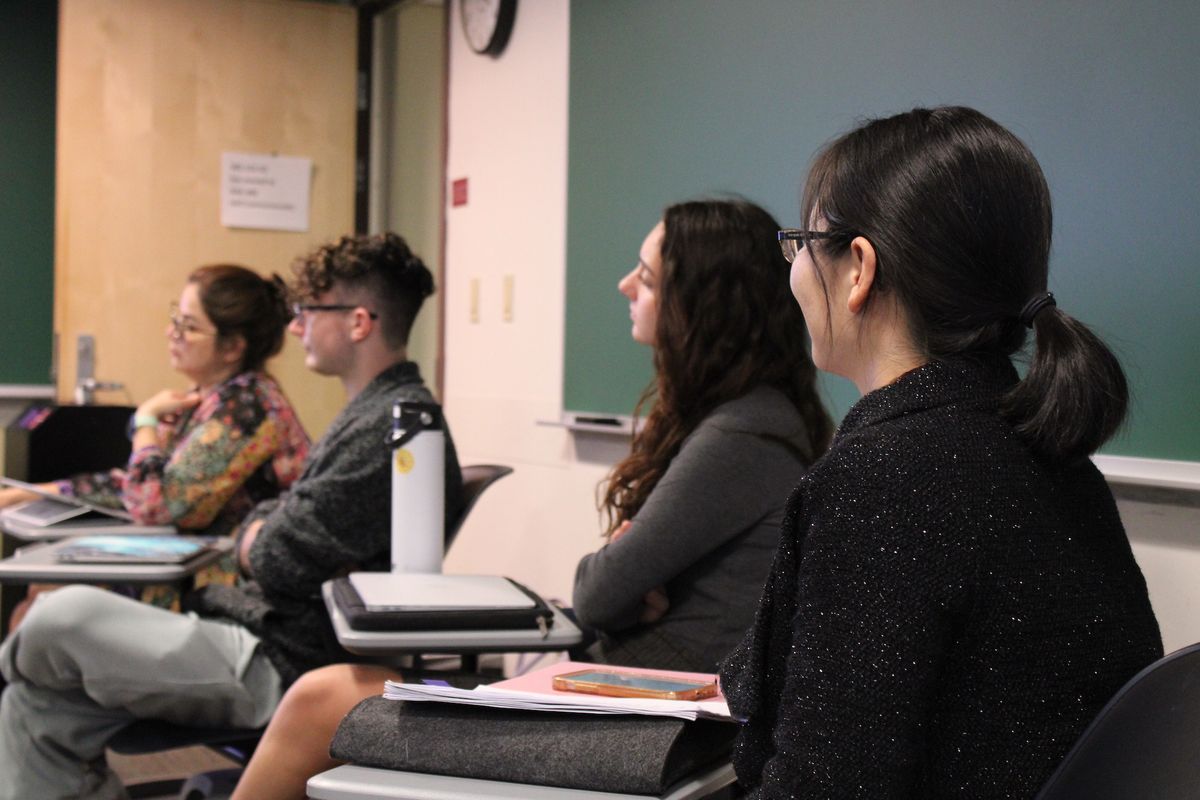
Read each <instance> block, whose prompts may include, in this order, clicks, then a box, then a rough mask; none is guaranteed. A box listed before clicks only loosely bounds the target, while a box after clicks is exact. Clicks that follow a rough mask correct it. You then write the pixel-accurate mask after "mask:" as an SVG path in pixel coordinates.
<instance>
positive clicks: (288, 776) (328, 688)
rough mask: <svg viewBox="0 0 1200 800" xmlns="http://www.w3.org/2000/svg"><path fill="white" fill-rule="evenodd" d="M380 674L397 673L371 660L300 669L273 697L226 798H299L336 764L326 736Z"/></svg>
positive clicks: (377, 686)
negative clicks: (275, 703) (275, 701)
mask: <svg viewBox="0 0 1200 800" xmlns="http://www.w3.org/2000/svg"><path fill="white" fill-rule="evenodd" d="M386 680H400V676H399V674H398V673H397V672H396V671H395V670H394V669H391V668H388V667H382V666H377V665H374V664H334V665H332V666H328V667H322V668H321V669H315V670H313V671H312V672H308V673H305V674H304V675H302V676H301V677H300V680H298V681H296V682H295V683H294V684H292V686H291V688H290V689H288V690H287V693H286V694H285V695H284V696H283V700H281V701H280V702H279V707H278V708H277V709H276V710H275V716H274V717H272V718H271V724H270V725H268V726H267V730H266V732H265V733H264V734H263V738H262V741H261V742H259V745H258V748H257V749H256V750H255V751H254V757H253V758H251V759H250V763H249V764H247V765H246V771H245V772H244V773H243V774H242V778H241V780H239V781H238V785H237V789H236V790H235V791H234V793H233V796H232V797H231V798H230V800H293V799H294V800H304V798H305V797H307V796H308V793H307V792H306V791H305V785H306V784H307V783H308V779H309V778H311V777H312V776H313V775H316V774H317V773H319V772H323V771H324V770H327V769H330V768H332V767H334V766H336V765H337V764H338V762H337V761H334V760H333V759H332V758H330V757H329V742H330V740H332V739H333V733H334V731H336V730H337V726H338V723H340V722H341V721H342V717H344V716H346V714H347V713H349V711H350V709H352V708H354V706H355V705H357V704H358V702H359V701H360V700H363V699H365V698H367V697H371V696H372V695H377V694H383V682H384V681H386Z"/></svg>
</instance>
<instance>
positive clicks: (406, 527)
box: [388, 400, 446, 574]
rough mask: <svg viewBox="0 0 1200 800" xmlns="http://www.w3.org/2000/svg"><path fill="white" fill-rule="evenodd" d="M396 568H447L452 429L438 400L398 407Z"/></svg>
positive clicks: (393, 438)
mask: <svg viewBox="0 0 1200 800" xmlns="http://www.w3.org/2000/svg"><path fill="white" fill-rule="evenodd" d="M388 444H389V445H390V447H391V450H392V572H420V573H431V574H437V573H440V572H441V571H442V555H443V550H444V548H445V526H446V485H445V484H446V433H445V425H444V423H443V420H442V412H441V409H440V408H438V406H436V405H434V404H433V403H421V402H416V401H407V400H398V401H396V403H395V405H393V406H392V432H391V435H390V436H389V437H388Z"/></svg>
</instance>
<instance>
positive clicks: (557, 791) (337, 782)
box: [308, 762, 735, 800]
mask: <svg viewBox="0 0 1200 800" xmlns="http://www.w3.org/2000/svg"><path fill="white" fill-rule="evenodd" d="M734 778H735V776H734V774H733V765H732V764H730V763H728V762H726V763H724V764H721V765H720V766H718V767H714V768H712V769H709V770H706V771H704V772H700V773H698V774H696V775H693V776H692V777H690V778H686V779H684V780H683V781H681V782H679V783H678V784H676V785H675V786H673V787H671V788H670V789H669V790H667V792H666V793H664V794H661V795H634V794H616V793H613V792H597V791H590V790H587V789H564V788H561V787H557V786H534V785H532V784H527V783H508V782H505V781H488V780H481V779H479V778H457V777H454V776H452V775H430V774H427V773H423V772H399V771H396V770H388V769H375V768H373V767H359V766H355V765H353V764H346V765H343V766H340V767H335V768H334V769H331V770H329V771H328V772H322V773H321V774H320V775H316V776H314V777H312V778H309V780H308V796H309V797H310V798H312V800H646V799H647V798H648V797H655V798H659V800H690V798H697V797H704V796H706V795H709V794H712V793H713V792H715V791H717V790H718V789H721V788H722V787H725V786H728V785H729V784H731V783H733V781H734Z"/></svg>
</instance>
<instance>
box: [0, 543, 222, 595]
mask: <svg viewBox="0 0 1200 800" xmlns="http://www.w3.org/2000/svg"><path fill="white" fill-rule="evenodd" d="M70 541H71V540H70V539H61V540H59V541H57V542H50V543H43V544H31V545H28V546H26V547H22V548H21V549H20V550H18V551H17V552H16V553H15V554H14V555H12V556H10V557H8V558H6V559H3V560H0V583H134V584H153V583H178V582H180V581H185V580H187V579H188V578H190V577H191V576H193V575H195V574H196V573H197V572H199V571H200V570H201V569H204V568H205V567H207V566H208V565H209V564H213V563H215V562H217V561H219V560H220V559H221V557H222V556H224V555H225V554H226V553H228V552H229V551H231V550H232V549H233V539H230V538H228V537H221V538H218V539H215V540H213V547H212V548H210V549H209V550H208V551H207V552H205V553H201V554H200V555H198V556H196V557H195V558H193V559H191V560H190V561H188V562H186V563H184V564H77V563H70V562H62V561H59V560H58V559H57V557H56V553H57V552H58V549H59V548H61V547H63V546H65V545H67V544H69V543H70Z"/></svg>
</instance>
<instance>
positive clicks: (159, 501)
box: [0, 264, 309, 620]
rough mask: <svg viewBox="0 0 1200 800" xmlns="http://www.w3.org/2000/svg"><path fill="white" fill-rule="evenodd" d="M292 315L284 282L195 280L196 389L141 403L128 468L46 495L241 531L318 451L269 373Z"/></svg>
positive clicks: (190, 317) (191, 330)
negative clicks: (259, 504)
mask: <svg viewBox="0 0 1200 800" xmlns="http://www.w3.org/2000/svg"><path fill="white" fill-rule="evenodd" d="M290 319H291V313H290V309H289V308H288V305H287V298H286V290H285V288H284V286H283V283H282V281H280V280H278V279H274V280H266V279H264V278H262V277H260V276H259V275H258V274H256V273H255V272H253V271H251V270H248V269H246V268H244V267H240V266H233V265H225V264H221V265H213V266H206V267H200V268H199V269H197V270H195V271H194V272H192V274H191V275H189V276H188V280H187V283H186V284H185V285H184V287H183V291H182V293H181V294H180V297H179V301H178V303H175V304H172V309H171V316H170V321H169V324H168V325H167V329H166V338H167V355H168V358H169V359H170V362H171V366H172V367H173V368H174V369H175V370H176V371H178V372H179V373H180V374H181V375H183V377H184V378H186V379H187V381H188V384H189V387H188V388H187V389H185V390H177V389H163V390H162V391H160V392H158V393H157V394H155V395H154V396H152V397H150V398H149V399H147V400H145V401H144V402H142V403H141V404H140V405H139V406H138V407H137V412H136V413H135V414H134V416H133V418H132V420H131V431H132V433H131V437H132V451H131V454H130V457H129V462H128V464H126V466H125V467H124V468H123V469H115V470H112V471H110V472H105V473H97V474H85V475H76V476H73V477H70V478H67V479H64V480H60V481H55V482H53V483H49V484H45V485H44V486H43V487H42V488H44V489H47V490H48V491H53V492H58V493H64V494H73V495H75V496H78V497H81V498H84V499H87V500H90V501H92V502H97V503H102V504H105V505H111V506H113V507H114V508H121V507H124V508H125V509H126V510H127V511H129V512H130V514H132V515H133V518H134V520H135V521H136V522H137V523H139V524H143V525H175V526H176V527H178V528H180V529H181V530H185V531H188V532H197V533H204V534H211V535H224V534H228V533H230V532H231V531H232V530H233V529H234V527H235V526H236V525H237V523H238V522H240V521H241V519H242V518H243V517H244V516H245V515H246V513H248V512H249V510H250V509H251V508H253V507H254V505H255V504H256V503H257V502H258V501H259V500H263V499H266V498H269V497H273V496H275V495H277V494H278V493H279V492H280V491H281V490H283V489H285V488H287V487H288V486H289V485H290V484H291V483H292V482H293V481H294V480H295V479H296V478H297V477H298V476H299V474H300V469H301V465H302V462H303V460H304V457H305V455H306V454H307V453H308V445H309V440H308V435H307V434H306V433H305V432H304V428H303V427H302V426H301V424H300V421H299V419H298V417H297V416H296V412H295V410H294V409H293V408H292V406H291V404H290V403H289V402H288V399H287V397H285V396H284V394H283V390H282V389H281V388H280V387H279V384H278V383H276V382H275V379H274V378H272V377H271V376H270V375H269V374H267V372H266V371H265V364H266V361H267V359H269V358H271V357H272V356H274V355H275V354H276V353H278V352H279V350H280V349H281V347H282V346H283V335H284V331H285V329H286V328H287V325H288V322H289V320H290ZM25 499H32V498H31V496H30V493H28V492H24V491H22V490H6V491H4V492H2V493H0V505H11V504H13V503H16V502H19V501H22V500H25ZM164 596H165V595H164ZM170 597H172V598H173V597H174V595H173V593H172V594H171V595H170ZM18 619H19V617H18V615H17V614H14V620H18Z"/></svg>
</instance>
